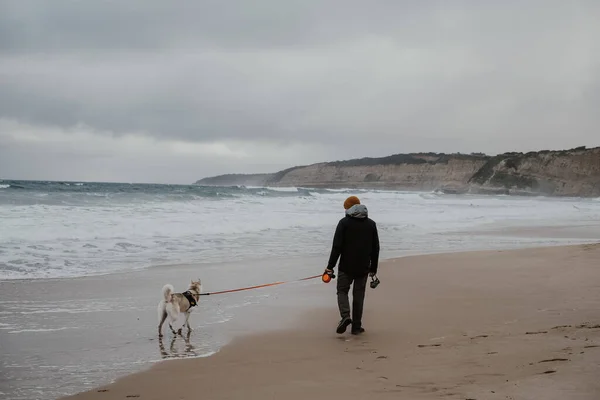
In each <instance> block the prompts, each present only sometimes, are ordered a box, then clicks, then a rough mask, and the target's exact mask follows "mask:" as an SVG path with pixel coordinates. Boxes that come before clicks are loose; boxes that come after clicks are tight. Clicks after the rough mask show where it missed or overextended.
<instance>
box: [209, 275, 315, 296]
mask: <svg viewBox="0 0 600 400" xmlns="http://www.w3.org/2000/svg"><path fill="white" fill-rule="evenodd" d="M320 277H321V275H314V276H309V277H307V278H302V279H296V280H294V281H281V282H273V283H265V284H263V285H256V286H248V287H244V288H239V289H230V290H221V291H219V292H210V293H200V296H210V295H214V294H224V293H233V292H241V291H243V290H252V289H259V288H263V287H268V286H276V285H283V284H284V283H292V282H300V281H307V280H309V279H316V278H320Z"/></svg>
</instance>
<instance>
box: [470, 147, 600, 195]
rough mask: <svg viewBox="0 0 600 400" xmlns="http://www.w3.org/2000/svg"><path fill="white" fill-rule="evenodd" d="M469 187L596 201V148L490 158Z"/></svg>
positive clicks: (599, 176) (599, 191) (599, 157)
mask: <svg viewBox="0 0 600 400" xmlns="http://www.w3.org/2000/svg"><path fill="white" fill-rule="evenodd" d="M469 183H470V184H471V185H472V190H478V189H479V190H486V189H489V190H500V191H501V192H505V193H509V194H544V195H554V196H582V197H598V196H600V147H597V148H594V149H585V148H577V149H573V150H564V151H540V152H531V153H526V154H523V153H507V154H502V155H499V156H496V157H493V158H491V159H490V160H489V161H488V162H487V163H486V165H484V166H483V167H482V168H481V169H480V170H479V171H478V172H477V173H476V174H475V175H474V176H473V177H472V178H471V179H470V180H469Z"/></svg>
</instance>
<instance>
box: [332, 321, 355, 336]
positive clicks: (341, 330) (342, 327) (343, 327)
mask: <svg viewBox="0 0 600 400" xmlns="http://www.w3.org/2000/svg"><path fill="white" fill-rule="evenodd" d="M351 323H352V320H351V319H350V318H348V317H346V318H342V320H341V321H340V323H339V325H338V327H337V329H336V330H335V331H336V332H337V333H339V334H340V335H341V334H342V333H344V332H346V329H347V328H348V326H349V325H350V324H351Z"/></svg>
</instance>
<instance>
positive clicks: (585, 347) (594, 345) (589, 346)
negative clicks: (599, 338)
mask: <svg viewBox="0 0 600 400" xmlns="http://www.w3.org/2000/svg"><path fill="white" fill-rule="evenodd" d="M594 347H600V346H599V345H597V344H588V345H587V346H583V348H584V349H592V348H594Z"/></svg>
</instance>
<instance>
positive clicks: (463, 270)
mask: <svg viewBox="0 0 600 400" xmlns="http://www.w3.org/2000/svg"><path fill="white" fill-rule="evenodd" d="M599 267H600V245H598V244H594V245H580V246H569V247H553V248H543V249H527V250H516V251H515V250H512V251H484V252H471V253H454V254H439V255H427V256H415V257H407V258H401V259H396V260H390V261H386V262H383V263H382V265H381V273H380V278H381V280H382V283H381V285H380V286H379V287H378V288H377V289H375V290H372V289H368V293H367V299H366V310H365V317H364V320H363V322H364V325H365V328H366V329H367V332H365V333H364V334H363V335H361V336H352V335H350V334H349V333H347V334H345V335H337V334H335V325H336V323H337V321H338V319H339V316H338V314H337V310H336V306H335V286H334V285H331V284H330V285H324V284H320V285H311V286H310V290H309V291H308V292H306V293H307V295H308V296H311V297H313V296H314V298H318V299H321V296H323V298H326V299H327V301H326V302H325V303H323V304H322V305H320V306H315V307H314V308H313V310H312V311H310V312H304V313H302V314H301V315H299V316H298V317H296V316H294V317H293V318H291V317H290V318H289V319H290V321H286V322H285V324H282V325H281V326H280V327H279V328H280V329H278V330H277V331H274V332H271V333H261V334H254V335H252V336H247V337H243V338H239V339H236V340H235V341H234V342H233V343H232V344H230V345H228V346H226V347H224V348H223V349H222V350H221V351H220V352H218V353H217V354H216V355H214V356H211V357H208V358H199V359H186V360H176V361H172V362H162V363H158V364H156V365H155V366H153V367H152V368H150V369H149V370H147V371H144V372H141V373H136V374H133V375H129V376H127V377H124V378H122V379H119V380H118V381H117V382H116V383H114V384H111V385H108V386H105V387H99V388H96V389H93V390H91V391H89V392H85V393H80V394H78V395H75V396H72V397H68V398H67V399H71V400H100V399H102V400H107V399H127V398H139V399H141V400H150V399H184V400H185V399H197V398H207V399H240V398H244V399H261V400H264V399H290V400H293V399H338V398H343V397H348V398H353V399H367V398H369V399H392V398H393V399H439V398H446V399H478V400H481V399H542V398H543V399H546V400H549V399H561V400H563V399H570V400H578V399H582V400H583V399H586V400H587V399H589V400H597V399H598V398H600V381H599V380H598V376H600V279H599V276H598V274H599V269H598V268H599ZM286 310H287V311H288V313H287V314H288V315H295V311H297V307H295V305H294V304H293V303H292V302H286V303H282V304H280V307H279V311H286ZM264 312H268V311H267V310H264ZM272 315H280V313H279V312H278V313H273V314H272ZM263 317H268V315H266V316H265V315H263ZM245 322H246V323H251V321H248V320H247V321H245ZM283 325H288V326H289V328H285V329H284V328H283ZM196 334H200V333H199V332H192V337H193V336H194V335H196ZM123 346H124V348H126V345H123Z"/></svg>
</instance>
